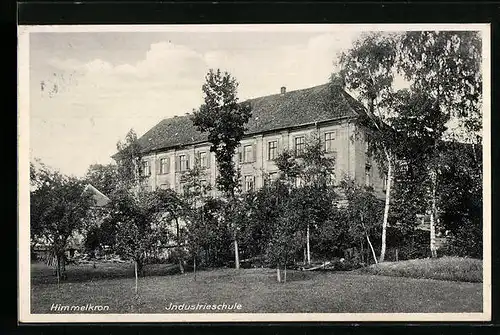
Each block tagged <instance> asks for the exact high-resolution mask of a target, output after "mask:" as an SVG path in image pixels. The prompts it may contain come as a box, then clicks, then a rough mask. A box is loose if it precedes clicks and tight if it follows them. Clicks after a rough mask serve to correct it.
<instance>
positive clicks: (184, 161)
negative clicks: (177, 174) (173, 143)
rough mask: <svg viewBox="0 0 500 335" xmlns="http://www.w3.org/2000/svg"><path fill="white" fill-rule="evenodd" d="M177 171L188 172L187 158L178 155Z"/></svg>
mask: <svg viewBox="0 0 500 335" xmlns="http://www.w3.org/2000/svg"><path fill="white" fill-rule="evenodd" d="M179 169H180V170H181V171H187V170H189V159H188V156H186V155H180V156H179Z"/></svg>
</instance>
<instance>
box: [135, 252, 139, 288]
mask: <svg viewBox="0 0 500 335" xmlns="http://www.w3.org/2000/svg"><path fill="white" fill-rule="evenodd" d="M138 267H139V266H138V263H137V260H135V261H134V273H135V294H137V291H138V281H139V279H138V270H139V269H138Z"/></svg>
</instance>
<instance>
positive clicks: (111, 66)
mask: <svg viewBox="0 0 500 335" xmlns="http://www.w3.org/2000/svg"><path fill="white" fill-rule="evenodd" d="M360 34H361V31H360V30H359V29H357V30H350V29H345V27H340V29H339V27H338V26H337V27H335V28H332V26H330V25H324V26H322V27H321V28H319V29H318V28H317V27H316V29H297V28H295V29H288V30H287V29H278V30H276V31H275V30H272V29H271V30H266V29H249V30H248V31H246V30H245V29H238V30H237V31H234V30H233V31H229V30H223V29H222V30H221V29H218V30H217V29H216V30H213V29H212V30H210V29H208V30H203V29H201V28H200V29H185V30H183V29H169V30H168V31H148V32H145V31H133V30H130V29H129V30H128V31H126V32H116V31H114V32H103V31H92V32H88V31H87V32H60V31H58V32H31V33H30V34H29V66H30V67H29V90H30V93H29V95H30V101H29V102H30V105H29V114H30V117H29V122H30V143H29V146H30V159H31V160H33V159H34V158H38V159H40V160H41V161H42V162H43V163H45V164H46V165H48V166H51V167H53V168H56V169H58V170H60V171H61V172H63V173H65V174H69V175H75V176H79V177H80V176H83V175H84V174H85V172H86V171H87V169H88V167H89V166H90V165H91V164H95V163H99V164H107V163H110V162H112V159H111V155H113V154H114V153H115V152H116V144H117V142H118V141H119V140H122V139H123V138H124V137H125V135H126V133H127V132H128V131H129V130H130V129H134V130H135V131H136V133H137V135H138V136H141V135H143V134H144V133H145V132H146V131H148V130H149V129H150V128H152V127H153V126H154V125H156V124H157V123H158V122H160V121H161V120H163V119H164V118H168V117H173V116H175V115H184V114H186V113H188V112H191V111H192V110H193V109H195V108H198V107H199V106H200V104H201V103H202V101H203V95H202V91H201V86H202V85H203V82H204V78H205V74H206V73H207V71H208V70H209V69H210V68H220V69H221V70H224V71H228V72H229V73H231V74H232V75H233V76H234V77H235V78H236V79H237V81H238V82H239V89H238V97H239V99H240V100H245V99H248V98H252V97H258V96H265V95H270V94H276V93H279V91H280V88H281V87H282V86H285V87H286V88H287V91H291V90H296V89H301V88H307V87H312V86H316V85H321V84H324V83H326V82H328V80H329V77H330V75H331V74H332V73H333V72H335V71H337V70H338V67H337V66H336V64H335V61H336V59H338V54H339V53H340V52H342V51H345V50H347V49H348V48H350V47H351V46H352V43H353V41H354V40H355V39H356V38H357V37H359V35H360ZM54 85H56V86H57V90H54Z"/></svg>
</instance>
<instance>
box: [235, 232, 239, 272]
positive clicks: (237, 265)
mask: <svg viewBox="0 0 500 335" xmlns="http://www.w3.org/2000/svg"><path fill="white" fill-rule="evenodd" d="M234 267H235V268H236V269H239V268H240V251H239V250H238V241H237V240H236V239H234Z"/></svg>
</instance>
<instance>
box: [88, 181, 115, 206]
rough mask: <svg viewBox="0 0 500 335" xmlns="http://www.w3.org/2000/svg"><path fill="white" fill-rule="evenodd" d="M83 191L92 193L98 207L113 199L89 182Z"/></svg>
mask: <svg viewBox="0 0 500 335" xmlns="http://www.w3.org/2000/svg"><path fill="white" fill-rule="evenodd" d="M83 192H84V193H87V192H88V193H90V194H91V195H92V198H93V199H94V202H95V205H96V206H97V207H103V206H106V205H107V204H108V203H109V202H110V201H111V200H110V199H109V198H108V197H107V196H106V195H104V194H103V193H102V192H101V191H99V190H98V189H97V188H95V187H94V186H92V185H91V184H87V186H85V189H84V190H83Z"/></svg>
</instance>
